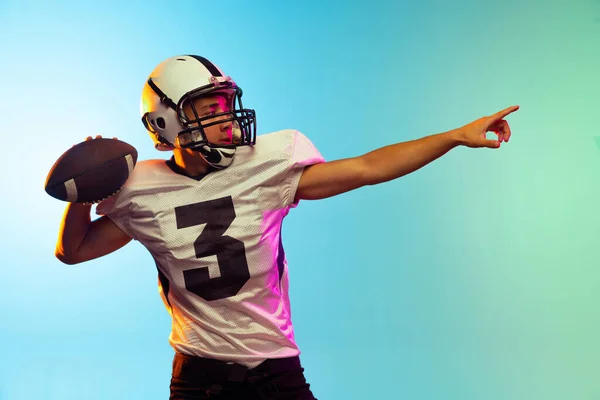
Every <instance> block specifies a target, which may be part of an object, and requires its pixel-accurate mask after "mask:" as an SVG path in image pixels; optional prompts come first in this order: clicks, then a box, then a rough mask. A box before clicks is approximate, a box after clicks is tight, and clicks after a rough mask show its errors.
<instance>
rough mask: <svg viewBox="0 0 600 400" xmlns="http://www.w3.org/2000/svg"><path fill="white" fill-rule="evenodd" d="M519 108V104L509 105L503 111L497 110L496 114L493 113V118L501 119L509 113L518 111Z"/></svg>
mask: <svg viewBox="0 0 600 400" xmlns="http://www.w3.org/2000/svg"><path fill="white" fill-rule="evenodd" d="M518 109H519V106H512V107H508V108H506V109H504V110H502V111H499V112H497V113H496V114H494V115H493V118H494V119H495V120H500V119H502V118H504V117H506V116H507V115H509V114H511V113H513V112H515V111H517V110H518Z"/></svg>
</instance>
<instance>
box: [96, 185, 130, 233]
mask: <svg viewBox="0 0 600 400" xmlns="http://www.w3.org/2000/svg"><path fill="white" fill-rule="evenodd" d="M128 198H129V196H127V193H126V191H123V190H122V191H121V192H119V193H117V194H115V195H114V196H111V197H109V198H108V199H106V200H103V201H101V202H100V203H98V205H97V206H96V214H97V215H100V216H106V217H108V218H109V219H110V220H111V221H112V222H113V223H114V224H115V225H117V226H118V227H119V229H121V230H122V231H123V232H125V233H126V234H127V235H129V236H130V237H131V238H133V239H135V240H137V238H136V236H135V234H134V232H133V229H131V224H130V223H129V222H130V205H131V202H130V201H129V199H128Z"/></svg>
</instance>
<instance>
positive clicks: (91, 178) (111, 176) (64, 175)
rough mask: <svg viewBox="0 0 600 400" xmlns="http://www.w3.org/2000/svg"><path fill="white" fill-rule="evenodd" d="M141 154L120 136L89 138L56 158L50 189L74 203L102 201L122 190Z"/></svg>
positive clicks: (46, 186) (60, 197)
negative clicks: (118, 138)
mask: <svg viewBox="0 0 600 400" xmlns="http://www.w3.org/2000/svg"><path fill="white" fill-rule="evenodd" d="M137 156H138V154H137V150H136V149H135V148H134V147H133V146H131V145H130V144H128V143H125V142H122V141H120V140H117V139H92V140H86V141H85V142H82V143H79V144H77V145H75V146H73V147H71V148H70V149H69V150H67V151H66V152H65V153H63V155H62V156H60V158H59V159H58V160H56V162H55V163H54V165H53V166H52V168H51V169H50V172H49V173H48V177H47V178H46V184H45V189H46V193H48V194H49V195H50V196H52V197H54V198H56V199H58V200H63V201H68V202H71V203H98V202H100V201H102V200H104V199H106V198H108V197H110V196H112V195H113V194H115V193H117V192H118V191H119V190H121V188H122V187H123V185H124V184H125V181H127V178H129V175H130V174H131V171H133V167H134V166H135V164H136V162H137Z"/></svg>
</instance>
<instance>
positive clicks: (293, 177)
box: [282, 131, 325, 208]
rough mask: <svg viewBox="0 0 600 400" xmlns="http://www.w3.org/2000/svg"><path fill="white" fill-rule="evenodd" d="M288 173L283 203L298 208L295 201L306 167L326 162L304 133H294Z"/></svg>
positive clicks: (284, 182) (285, 180) (283, 191)
mask: <svg viewBox="0 0 600 400" xmlns="http://www.w3.org/2000/svg"><path fill="white" fill-rule="evenodd" d="M289 149H290V150H289V151H290V153H289V155H288V157H289V162H288V173H287V174H286V177H285V179H284V181H283V190H282V194H283V202H284V205H285V206H289V207H292V208H294V207H296V206H297V205H298V202H297V201H296V202H295V201H294V198H295V197H296V190H297V189H298V184H299V183H300V177H302V172H303V171H304V168H305V167H308V166H310V165H314V164H319V163H323V162H325V159H324V158H323V156H321V153H319V151H318V150H317V148H316V147H315V145H314V144H313V143H312V142H311V141H310V140H309V139H308V138H307V137H306V136H304V135H303V134H302V133H300V132H298V131H293V133H292V143H291V146H290V147H289Z"/></svg>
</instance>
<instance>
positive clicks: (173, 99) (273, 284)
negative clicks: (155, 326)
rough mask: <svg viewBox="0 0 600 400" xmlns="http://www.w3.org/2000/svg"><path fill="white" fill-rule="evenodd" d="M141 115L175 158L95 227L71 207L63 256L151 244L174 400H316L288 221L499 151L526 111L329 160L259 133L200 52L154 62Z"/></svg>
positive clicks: (148, 170)
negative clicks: (466, 150)
mask: <svg viewBox="0 0 600 400" xmlns="http://www.w3.org/2000/svg"><path fill="white" fill-rule="evenodd" d="M140 107H141V118H142V122H143V124H144V126H145V128H146V130H147V132H148V134H149V135H150V138H151V139H152V141H153V143H154V146H155V148H156V149H157V150H161V151H170V152H172V153H173V155H172V157H171V158H170V159H169V160H147V161H140V162H139V163H138V164H137V165H136V167H135V169H134V171H133V173H132V174H131V176H130V177H129V179H128V180H127V182H126V184H125V186H124V187H123V189H122V190H121V191H120V192H119V193H118V194H116V195H114V196H112V197H110V198H109V199H106V200H104V201H102V202H101V203H100V204H99V205H98V207H97V210H96V212H97V214H98V215H100V217H99V218H98V219H95V220H93V221H92V219H91V216H90V205H84V204H78V203H70V204H68V205H67V208H66V211H65V213H64V216H63V221H62V224H61V228H60V232H59V238H58V243H57V246H56V257H57V258H58V259H59V260H61V261H62V262H64V263H67V264H75V263H81V262H85V261H88V260H92V259H95V258H98V257H101V256H104V255H107V254H109V253H111V252H113V251H115V250H117V249H119V248H121V247H123V246H125V245H126V244H127V243H129V242H130V241H131V240H132V239H133V240H137V241H139V242H140V243H141V244H142V245H143V246H144V247H146V249H147V250H148V251H149V253H150V254H151V255H152V257H153V259H154V261H155V264H156V268H157V270H158V288H159V293H160V295H161V297H162V299H163V301H164V304H165V306H166V308H167V310H168V312H169V313H170V315H171V316H172V329H171V333H170V336H169V342H170V344H171V346H172V347H173V348H174V350H175V357H174V361H173V370H172V377H171V383H170V393H171V397H170V398H171V399H204V398H210V399H213V398H221V399H255V398H256V399H271V398H272V399H314V396H313V394H312V392H311V389H310V385H309V384H308V383H307V382H306V379H305V377H304V373H303V371H304V370H303V368H302V365H301V363H300V360H299V354H300V351H299V349H298V346H297V345H296V342H295V340H294V329H293V325H292V320H291V310H290V301H289V296H288V287H289V286H288V285H289V284H288V266H287V260H286V257H285V253H284V249H283V246H282V241H281V225H282V221H283V219H284V217H285V216H286V215H287V214H288V212H289V211H290V209H291V208H294V207H296V206H297V205H298V202H299V201H300V200H316V199H323V198H327V197H331V196H335V195H339V194H341V193H345V192H348V191H350V190H354V189H357V188H360V187H363V186H366V185H375V184H379V183H382V182H387V181H390V180H392V179H396V178H399V177H401V176H403V175H406V174H409V173H411V172H413V171H415V170H417V169H419V168H421V167H423V166H425V165H426V164H428V163H430V162H432V161H434V160H436V159H437V158H439V157H441V156H442V155H444V154H445V153H446V152H448V151H449V150H451V149H452V148H454V147H457V146H460V145H462V146H468V147H472V148H481V147H484V148H493V149H497V148H499V147H500V143H501V142H503V141H504V142H508V140H509V138H510V135H511V132H510V128H509V125H508V123H507V122H506V120H505V119H504V118H505V117H506V116H508V115H509V114H511V113H512V112H514V111H516V110H517V109H518V106H513V107H509V108H507V109H505V110H503V111H500V112H498V113H496V114H493V115H490V116H486V117H483V118H480V119H478V120H476V121H474V122H471V123H470V124H467V125H465V126H463V127H460V128H457V129H454V130H451V131H448V132H444V133H440V134H435V135H431V136H427V137H423V138H421V139H417V140H413V141H408V142H404V143H399V144H394V145H391V146H387V147H384V148H380V149H377V150H375V151H372V152H369V153H366V154H364V155H362V156H359V157H353V158H347V159H342V160H337V161H330V162H326V161H325V160H324V158H323V157H322V156H321V154H320V153H319V151H318V150H317V149H316V148H315V146H314V145H313V144H312V143H311V141H310V140H309V139H308V138H307V137H305V136H304V135H303V134H302V133H300V132H298V131H295V130H282V131H278V132H273V133H268V134H261V135H258V136H257V135H256V115H255V111H254V110H251V109H247V108H244V106H243V105H242V89H241V88H240V87H239V86H238V85H237V84H236V83H235V82H234V81H233V80H232V79H231V78H230V77H228V76H227V75H226V74H224V73H223V71H222V70H221V69H220V68H219V67H217V66H216V65H215V64H214V63H212V62H211V61H209V60H207V59H206V58H203V57H200V56H193V55H184V56H176V57H171V58H169V59H167V60H165V61H163V62H162V63H160V64H159V65H158V66H157V67H156V68H155V69H154V71H153V72H152V73H151V74H150V76H149V77H148V78H147V80H146V82H145V84H144V87H143V90H142V98H141V106H140ZM486 132H495V133H496V134H497V136H498V137H497V140H488V139H486ZM88 139H91V137H90V138H88Z"/></svg>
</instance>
